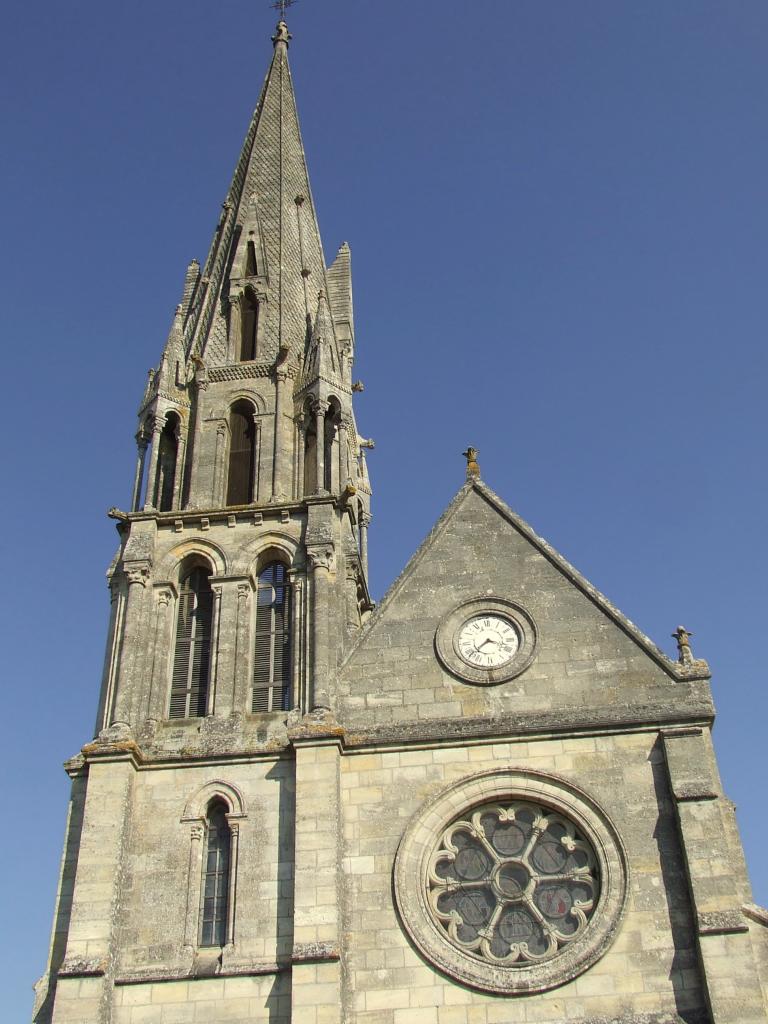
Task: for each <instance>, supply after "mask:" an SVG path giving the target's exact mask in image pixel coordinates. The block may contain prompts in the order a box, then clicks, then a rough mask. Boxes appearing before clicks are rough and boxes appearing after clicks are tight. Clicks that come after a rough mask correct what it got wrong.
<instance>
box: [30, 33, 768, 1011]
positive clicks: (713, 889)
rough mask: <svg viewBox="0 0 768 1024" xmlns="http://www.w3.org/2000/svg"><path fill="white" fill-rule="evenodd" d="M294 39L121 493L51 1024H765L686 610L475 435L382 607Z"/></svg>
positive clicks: (347, 323) (346, 275)
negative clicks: (296, 79)
mask: <svg viewBox="0 0 768 1024" xmlns="http://www.w3.org/2000/svg"><path fill="white" fill-rule="evenodd" d="M290 40H291V36H290V34H289V32H288V28H287V26H286V24H285V22H284V21H280V22H279V23H278V25H277V28H276V31H275V34H274V36H273V39H272V43H273V56H272V60H271V63H270V65H269V68H268V71H267V76H266V79H265V82H264V85H263V88H262V92H261V95H260V96H259V98H258V103H257V105H256V109H255V112H254V114H253V117H252V120H251V122H250V126H249V128H248V132H247V135H246V138H245V141H244V143H243V147H242V150H241V152H240V155H239V158H238V161H237V165H236V168H235V172H234V176H233V178H232V182H231V185H230V188H229V191H228V194H227V196H226V201H225V202H224V205H223V208H222V211H221V216H220V218H219V222H218V225H217V228H216V231H215V234H214V238H213V241H212V244H211V248H210V251H209V254H208V257H207V260H206V262H205V264H204V265H202V266H201V265H200V264H198V263H197V262H196V261H193V262H192V263H191V264H190V265H189V266H188V268H187V270H186V275H185V278H184V286H183V293H182V295H181V301H180V303H179V305H178V307H177V309H176V314H175V316H174V318H173V322H172V324H171V326H170V331H169V334H168V338H167V342H166V345H165V349H164V351H163V353H162V356H161V359H160V362H159V364H158V366H157V369H156V370H154V371H152V372H151V373H150V376H149V379H148V381H147V384H146V388H145V391H144V394H143V397H142V399H141V403H140V407H139V417H138V431H137V434H136V441H137V453H136V464H135V471H134V477H133V488H132V500H131V504H130V507H129V508H128V509H127V510H123V509H117V508H115V509H112V510H111V512H110V515H111V516H112V518H113V519H114V520H115V523H116V527H117V532H118V534H119V549H118V551H117V553H116V555H115V558H114V560H113V562H112V564H111V566H110V569H109V582H110V594H111V616H110V625H109V634H108V638H107V647H106V657H105V664H104V677H103V682H102V687H101V696H100V701H99V707H98V710H97V724H96V730H95V738H93V739H92V740H90V741H89V742H86V743H85V745H84V746H83V747H82V750H81V751H80V753H79V754H77V755H76V756H75V757H73V758H71V759H70V760H69V761H67V762H66V765H65V767H66V770H67V773H68V774H69V776H70V778H71V781H72V789H71V799H70V806H69V813H68V821H67V832H66V838H65V848H64V852H63V859H62V870H61V877H60V881H59V887H58V895H57V900H56V906H55V908H54V924H53V932H52V938H51V945H50V951H49V957H48V963H47V966H46V970H45V973H44V975H43V977H42V978H41V979H40V981H39V982H38V984H37V986H36V1000H35V1007H34V1011H33V1022H34V1024H202V1022H204V1024H225V1022H236V1021H242V1022H246V1021H247V1022H249V1024H528V1022H539V1024H564V1022H566V1021H567V1022H581V1024H674V1022H685V1024H759V1022H765V1021H766V1019H768V1012H767V1011H768V912H767V911H765V910H763V909H762V908H760V907H758V906H756V905H755V904H754V903H753V902H752V897H751V892H750V886H749V880H748V876H747V872H746V867H745V863H744V856H743V851H742V846H741V841H740V838H739V834H738V830H737V827H736V822H735V817H734V810H733V806H732V804H731V803H730V802H729V800H728V799H727V797H726V796H725V795H724V793H723V790H722V786H721V782H720V779H719V775H718V770H717V765H716V761H715V757H714V753H713V747H712V742H711V727H712V723H713V719H714V708H713V703H712V697H711V690H710V683H709V678H710V677H709V670H708V667H707V664H706V662H704V661H702V660H699V659H697V658H696V657H695V655H694V653H693V651H692V649H691V643H690V635H689V634H688V633H687V632H686V630H685V629H683V628H682V627H679V628H678V630H677V634H676V637H677V643H678V651H679V657H678V659H677V660H676V661H673V660H671V659H669V658H668V657H667V656H666V655H665V654H664V653H663V652H662V651H661V650H660V649H659V648H658V647H656V646H655V645H654V644H653V643H652V642H651V640H649V639H648V637H647V636H645V635H644V634H643V633H641V632H640V631H639V630H638V628H637V627H636V626H635V625H634V624H633V623H631V622H630V621H629V620H628V619H627V618H626V617H625V616H624V615H622V613H621V612H620V611H619V610H618V609H617V608H615V607H614V606H613V605H611V604H610V603H609V602H608V601H607V600H606V598H605V597H603V595H602V594H600V593H599V592H598V591H597V590H596V589H595V588H594V587H593V586H592V585H591V584H590V583H589V582H588V580H586V579H585V578H584V577H583V576H582V575H580V573H579V572H578V571H577V569H575V568H574V567H573V566H572V565H570V564H569V563H568V562H567V561H566V560H565V559H564V558H563V557H562V556H561V555H560V554H558V552H557V551H555V550H554V549H553V548H552V547H551V546H550V545H548V544H547V543H546V542H545V541H544V540H542V538H541V537H539V536H538V535H537V534H536V533H535V532H534V530H533V529H532V528H531V527H530V526H529V525H528V524H527V523H526V522H525V521H524V520H523V519H521V518H520V517H519V516H518V515H517V514H516V513H515V512H513V511H512V510H511V509H510V508H509V507H508V506H507V505H506V504H505V502H504V501H503V499H502V498H500V497H499V496H498V495H496V494H495V493H494V492H493V491H492V490H491V489H490V488H489V487H488V486H487V485H486V484H485V483H484V482H483V479H482V476H481V472H480V466H479V461H480V460H479V455H478V453H477V452H476V451H475V449H473V448H471V447H470V448H468V449H467V451H466V453H465V456H466V475H465V479H464V480H463V482H462V485H461V487H460V489H459V490H458V492H457V494H456V496H455V498H454V499H453V501H452V502H451V504H450V505H449V507H448V508H447V509H446V510H445V512H444V514H443V515H442V517H441V518H440V519H439V521H438V522H437V523H436V524H435V525H434V527H433V529H432V531H431V533H430V534H429V536H428V537H427V539H426V541H425V542H424V544H423V545H422V546H421V548H420V549H419V550H418V551H417V552H416V554H415V555H414V556H413V558H412V559H411V560H410V562H409V563H408V565H407V566H406V567H405V568H404V570H403V571H402V573H401V575H400V576H399V577H398V578H397V579H396V580H395V582H394V583H393V584H392V586H391V587H390V589H389V591H388V592H387V594H386V595H385V597H384V598H383V600H382V601H381V603H380V604H378V605H375V604H374V602H373V601H372V599H371V596H370V593H369V588H368V565H367V562H368V525H369V522H370V517H371V483H370V479H369V475H368V469H367V465H366V451H367V449H368V448H369V447H370V445H371V442H370V441H367V440H366V438H365V437H364V436H362V435H361V434H360V433H359V432H358V427H357V422H356V419H355V411H354V404H353V403H354V397H355V394H356V392H358V391H359V390H360V385H359V384H358V383H357V382H356V381H355V379H354V374H353V363H354V358H355V345H356V338H355V325H354V318H353V303H352V281H351V255H350V250H349V247H348V246H347V245H346V244H344V245H342V246H341V247H340V248H339V249H338V251H337V252H336V253H335V255H334V257H333V259H331V260H330V262H329V263H328V264H326V259H325V256H324V253H323V248H322V244H321V239H320V232H319V228H318V218H317V213H316V210H315V206H314V203H313V199H312V193H311V189H310V183H309V177H308V170H307V163H306V159H305V153H304V147H303V143H302V139H301V132H300V127H299V120H298V115H297V110H296V101H295V97H294V91H293V85H292V80H291V73H290V69H289V61H288V51H289V45H290ZM468 440H471V438H468ZM126 471H127V472H128V467H126ZM462 475H463V471H462Z"/></svg>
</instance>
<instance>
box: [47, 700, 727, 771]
mask: <svg viewBox="0 0 768 1024" xmlns="http://www.w3.org/2000/svg"><path fill="white" fill-rule="evenodd" d="M289 715H290V712H287V713H286V720H287V719H288V718H289ZM258 717H260V716H256V715H254V716H249V718H253V719H254V720H255V719H256V718H258ZM713 719H714V714H713V713H712V711H711V708H710V709H709V711H708V710H707V707H706V706H705V705H701V703H700V702H699V703H697V702H695V701H693V700H692V701H690V703H689V707H688V709H687V712H686V710H684V709H682V708H681V707H680V706H679V703H678V704H676V705H675V706H672V704H670V705H668V706H666V705H653V704H643V705H635V706H633V707H627V708H623V709H619V710H617V709H615V708H602V709H592V710H591V711H590V713H589V714H588V715H587V714H585V715H583V716H582V717H578V716H577V715H576V714H575V712H574V710H569V711H568V712H556V713H545V714H541V713H533V714H529V715H505V716H496V717H494V718H490V717H489V718H474V719H472V718H463V719H457V720H456V721H448V720H446V719H435V720H434V721H428V720H425V721H418V722H413V723H403V724H399V725H397V726H384V727H381V728H378V729H364V728H359V729H358V728H356V727H355V726H354V725H345V724H344V723H343V722H339V721H337V720H336V719H335V717H334V716H333V715H328V714H327V713H326V714H325V715H323V716H321V717H318V713H313V714H312V715H306V716H304V718H303V719H300V720H299V721H294V722H292V723H290V722H288V721H287V722H286V724H287V725H288V729H287V731H286V732H285V733H283V734H282V735H279V736H272V737H271V738H269V739H267V740H264V741H258V740H257V739H256V738H255V737H254V736H252V735H249V734H248V732H247V731H245V732H244V733H242V734H240V735H239V737H238V739H239V740H240V742H239V743H238V745H237V746H236V747H235V746H230V747H229V749H227V747H226V746H225V744H224V743H223V742H222V743H221V748H220V749H219V750H217V751H211V749H210V748H207V749H206V748H203V747H201V748H200V749H199V751H195V749H194V747H193V746H192V745H191V744H185V745H184V752H183V753H181V752H180V751H178V750H163V749H162V747H160V746H157V747H153V746H152V745H151V744H148V745H147V746H146V747H141V746H140V745H139V744H138V743H136V742H135V741H133V740H131V741H123V742H122V743H104V742H103V741H98V740H96V741H94V742H93V743H89V744H86V745H85V746H84V747H83V750H82V753H81V754H79V755H77V756H76V757H74V758H72V759H71V760H70V761H68V762H66V765H65V767H66V768H67V771H68V772H69V774H70V775H71V776H74V775H76V774H78V773H79V772H81V771H82V770H83V769H84V768H85V767H86V766H87V764H88V763H89V762H91V761H100V762H104V761H125V760H130V761H131V762H132V764H133V766H134V768H135V769H136V770H137V771H152V770H163V769H168V768H175V767H178V766H184V765H190V764H194V765H196V766H198V767H203V766H206V765H208V766H213V765H218V764H222V763H226V764H248V763H251V762H254V761H265V760H266V761H279V760H283V759H285V758H290V757H291V751H292V749H295V748H296V747H301V746H313V745H318V744H334V745H338V746H339V747H340V750H341V752H342V754H354V753H363V752H366V753H367V752H371V751H373V750H376V751H395V750H398V751H407V750H413V749H421V748H429V749H434V748H451V747H456V746H459V745H461V746H483V745H485V744H493V743H509V742H515V741H523V740H524V741H528V742H530V741H534V740H550V739H561V738H563V737H564V736H567V737H568V738H588V737H590V736H601V735H617V734H633V733H648V734H656V733H658V732H661V731H663V730H664V729H665V728H666V727H668V726H670V725H672V726H678V725H679V726H681V727H685V726H688V725H693V724H694V723H695V724H696V726H697V727H699V728H702V729H705V728H709V727H710V726H711V724H712V721H713ZM171 724H172V725H174V726H176V725H177V724H178V723H171ZM129 747H130V749H129Z"/></svg>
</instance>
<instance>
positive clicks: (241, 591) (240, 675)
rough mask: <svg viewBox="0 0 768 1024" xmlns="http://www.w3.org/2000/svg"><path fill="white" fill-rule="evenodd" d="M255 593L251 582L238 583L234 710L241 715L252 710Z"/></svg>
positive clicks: (233, 682)
mask: <svg viewBox="0 0 768 1024" xmlns="http://www.w3.org/2000/svg"><path fill="white" fill-rule="evenodd" d="M252 593H253V587H252V586H251V584H250V583H249V582H242V583H238V584H237V620H236V627H235V629H236V631H235V645H234V646H235V659H234V660H235V664H234V677H233V681H232V703H233V708H232V710H233V711H235V712H238V713H239V714H241V715H244V714H246V713H247V712H248V711H249V710H250V702H249V699H248V698H249V696H250V694H249V690H250V679H249V678H248V667H249V665H250V661H251V659H250V653H251V652H250V649H249V648H250V642H251V628H250V627H251V616H250V601H249V598H250V596H251V594H252Z"/></svg>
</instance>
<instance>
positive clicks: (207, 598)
mask: <svg viewBox="0 0 768 1024" xmlns="http://www.w3.org/2000/svg"><path fill="white" fill-rule="evenodd" d="M210 576H211V574H210V570H209V569H207V568H204V567H203V566H198V567H197V568H195V569H193V570H192V571H191V572H190V573H189V574H188V575H187V576H186V577H185V578H184V580H183V581H182V584H181V588H180V591H179V602H178V617H177V620H176V644H175V648H174V655H173V674H172V678H171V702H170V708H169V712H168V717H169V718H201V717H203V716H204V715H205V714H206V712H207V707H208V681H209V676H210V665H211V634H212V620H213V591H212V589H211V579H210Z"/></svg>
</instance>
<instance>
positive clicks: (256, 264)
mask: <svg viewBox="0 0 768 1024" xmlns="http://www.w3.org/2000/svg"><path fill="white" fill-rule="evenodd" d="M290 39H291V35H290V33H289V31H288V26H287V25H286V23H285V22H284V21H282V20H281V21H280V22H278V24H277V27H276V29H275V34H274V35H273V37H272V42H273V45H274V53H273V57H272V62H271V64H270V67H269V70H268V72H267V77H266V79H265V82H264V85H263V87H262V91H261V95H260V97H259V101H258V103H257V105H256V109H255V111H254V114H253V117H252V118H251V123H250V125H249V128H248V132H247V133H246V137H245V141H244V143H243V146H242V149H241V152H240V158H239V159H238V162H237V165H236V168H235V173H234V175H233V178H232V182H231V185H230V188H229V191H228V193H227V197H226V200H225V202H224V204H223V210H222V214H221V217H220V219H219V223H218V225H217V228H216V231H215V234H214V237H213V241H212V244H211V248H210V252H209V254H208V259H207V260H206V263H205V266H204V268H203V271H202V276H201V286H200V287H199V288H198V289H197V291H196V294H195V299H194V302H193V303H192V305H191V308H190V310H189V315H188V318H187V322H186V325H185V340H186V346H187V352H188V355H195V356H197V357H199V358H202V359H204V361H205V363H206V365H207V366H211V365H220V364H225V363H228V362H232V361H237V360H238V359H240V358H241V356H240V339H239V337H238V336H237V335H238V333H239V332H240V331H241V330H242V324H243V318H242V308H243V305H244V301H245V300H246V299H248V298H250V301H251V302H252V303H258V306H259V331H258V337H257V339H256V352H255V358H256V359H257V360H258V361H266V362H273V361H274V360H275V359H276V358H277V355H278V352H279V351H280V349H281V348H286V347H287V348H288V349H289V350H290V351H291V352H292V353H293V355H294V358H295V359H297V360H301V359H302V358H303V355H304V351H305V348H306V345H307V343H308V341H309V332H308V328H307V324H308V321H309V318H310V317H311V316H312V314H313V313H314V300H315V297H316V296H317V294H318V292H319V291H320V290H321V289H322V288H325V287H326V281H325V262H324V258H323V250H322V243H321V241H320V232H319V230H318V225H317V217H316V214H315V207H314V203H313V200H312V193H311V188H310V184H309V175H308V172H307V163H306V158H305V155H304V144H303V141H302V138H301V130H300V127H299V119H298V113H297V110H296V100H295V96H294V90H293V80H292V78H291V71H290V66H289V64H288V44H289V41H290Z"/></svg>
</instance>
